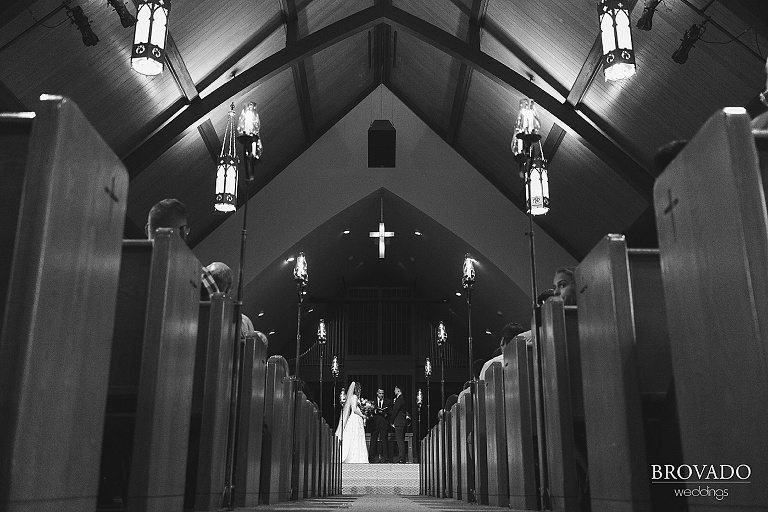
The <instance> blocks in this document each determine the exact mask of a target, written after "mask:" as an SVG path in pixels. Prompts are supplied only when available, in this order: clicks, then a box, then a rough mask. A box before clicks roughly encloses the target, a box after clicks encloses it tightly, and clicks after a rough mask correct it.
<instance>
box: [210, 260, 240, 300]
mask: <svg viewBox="0 0 768 512" xmlns="http://www.w3.org/2000/svg"><path fill="white" fill-rule="evenodd" d="M206 268H207V269H208V272H210V273H211V275H212V276H213V280H214V281H216V286H218V287H219V291H220V292H224V293H229V290H231V289H232V281H233V280H234V278H235V276H234V273H233V272H232V269H231V268H229V265H227V264H226V263H222V262H220V261H214V262H213V263H211V264H210V265H208V266H207V267H206Z"/></svg>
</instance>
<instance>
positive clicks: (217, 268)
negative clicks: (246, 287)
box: [205, 261, 263, 339]
mask: <svg viewBox="0 0 768 512" xmlns="http://www.w3.org/2000/svg"><path fill="white" fill-rule="evenodd" d="M205 268H207V269H208V272H209V273H210V274H211V276H213V280H214V281H215V282H216V286H218V287H219V291H221V292H223V293H229V291H230V290H231V289H232V282H233V281H234V273H233V272H232V269H231V268H229V265H227V264H226V263H222V262H220V261H214V262H213V263H211V264H210V265H208V266H207V267H205ZM252 332H256V329H254V327H253V322H252V321H251V319H250V318H248V317H247V316H246V315H244V314H243V313H240V338H241V339H245V337H246V336H247V335H249V334H250V333H252ZM262 336H263V335H262Z"/></svg>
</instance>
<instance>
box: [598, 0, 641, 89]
mask: <svg viewBox="0 0 768 512" xmlns="http://www.w3.org/2000/svg"><path fill="white" fill-rule="evenodd" d="M597 12H598V16H599V19H600V34H601V38H602V41H603V72H604V73H605V80H606V81H609V80H610V81H613V80H621V79H623V78H628V77H630V76H632V75H634V74H635V51H634V49H633V48H632V30H631V28H630V26H629V6H628V5H627V2H626V1H625V0H600V3H598V5H597Z"/></svg>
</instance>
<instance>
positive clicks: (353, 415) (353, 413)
mask: <svg viewBox="0 0 768 512" xmlns="http://www.w3.org/2000/svg"><path fill="white" fill-rule="evenodd" d="M359 397H360V384H357V383H355V382H352V384H350V385H349V391H348V392H347V401H346V402H345V403H344V407H342V409H341V416H340V417H339V426H338V427H337V428H336V437H338V438H339V439H341V461H342V462H355V463H365V464H367V463H368V446H367V445H366V444H365V422H364V418H365V415H364V414H363V412H362V411H361V410H360V406H359V405H358V403H357V401H358V398H359Z"/></svg>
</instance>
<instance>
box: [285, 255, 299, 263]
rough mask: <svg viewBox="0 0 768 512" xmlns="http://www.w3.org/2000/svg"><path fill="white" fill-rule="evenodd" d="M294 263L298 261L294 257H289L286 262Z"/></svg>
mask: <svg viewBox="0 0 768 512" xmlns="http://www.w3.org/2000/svg"><path fill="white" fill-rule="evenodd" d="M292 261H296V258H294V257H293V256H290V257H288V259H287V260H285V262H286V263H290V262H292Z"/></svg>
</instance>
